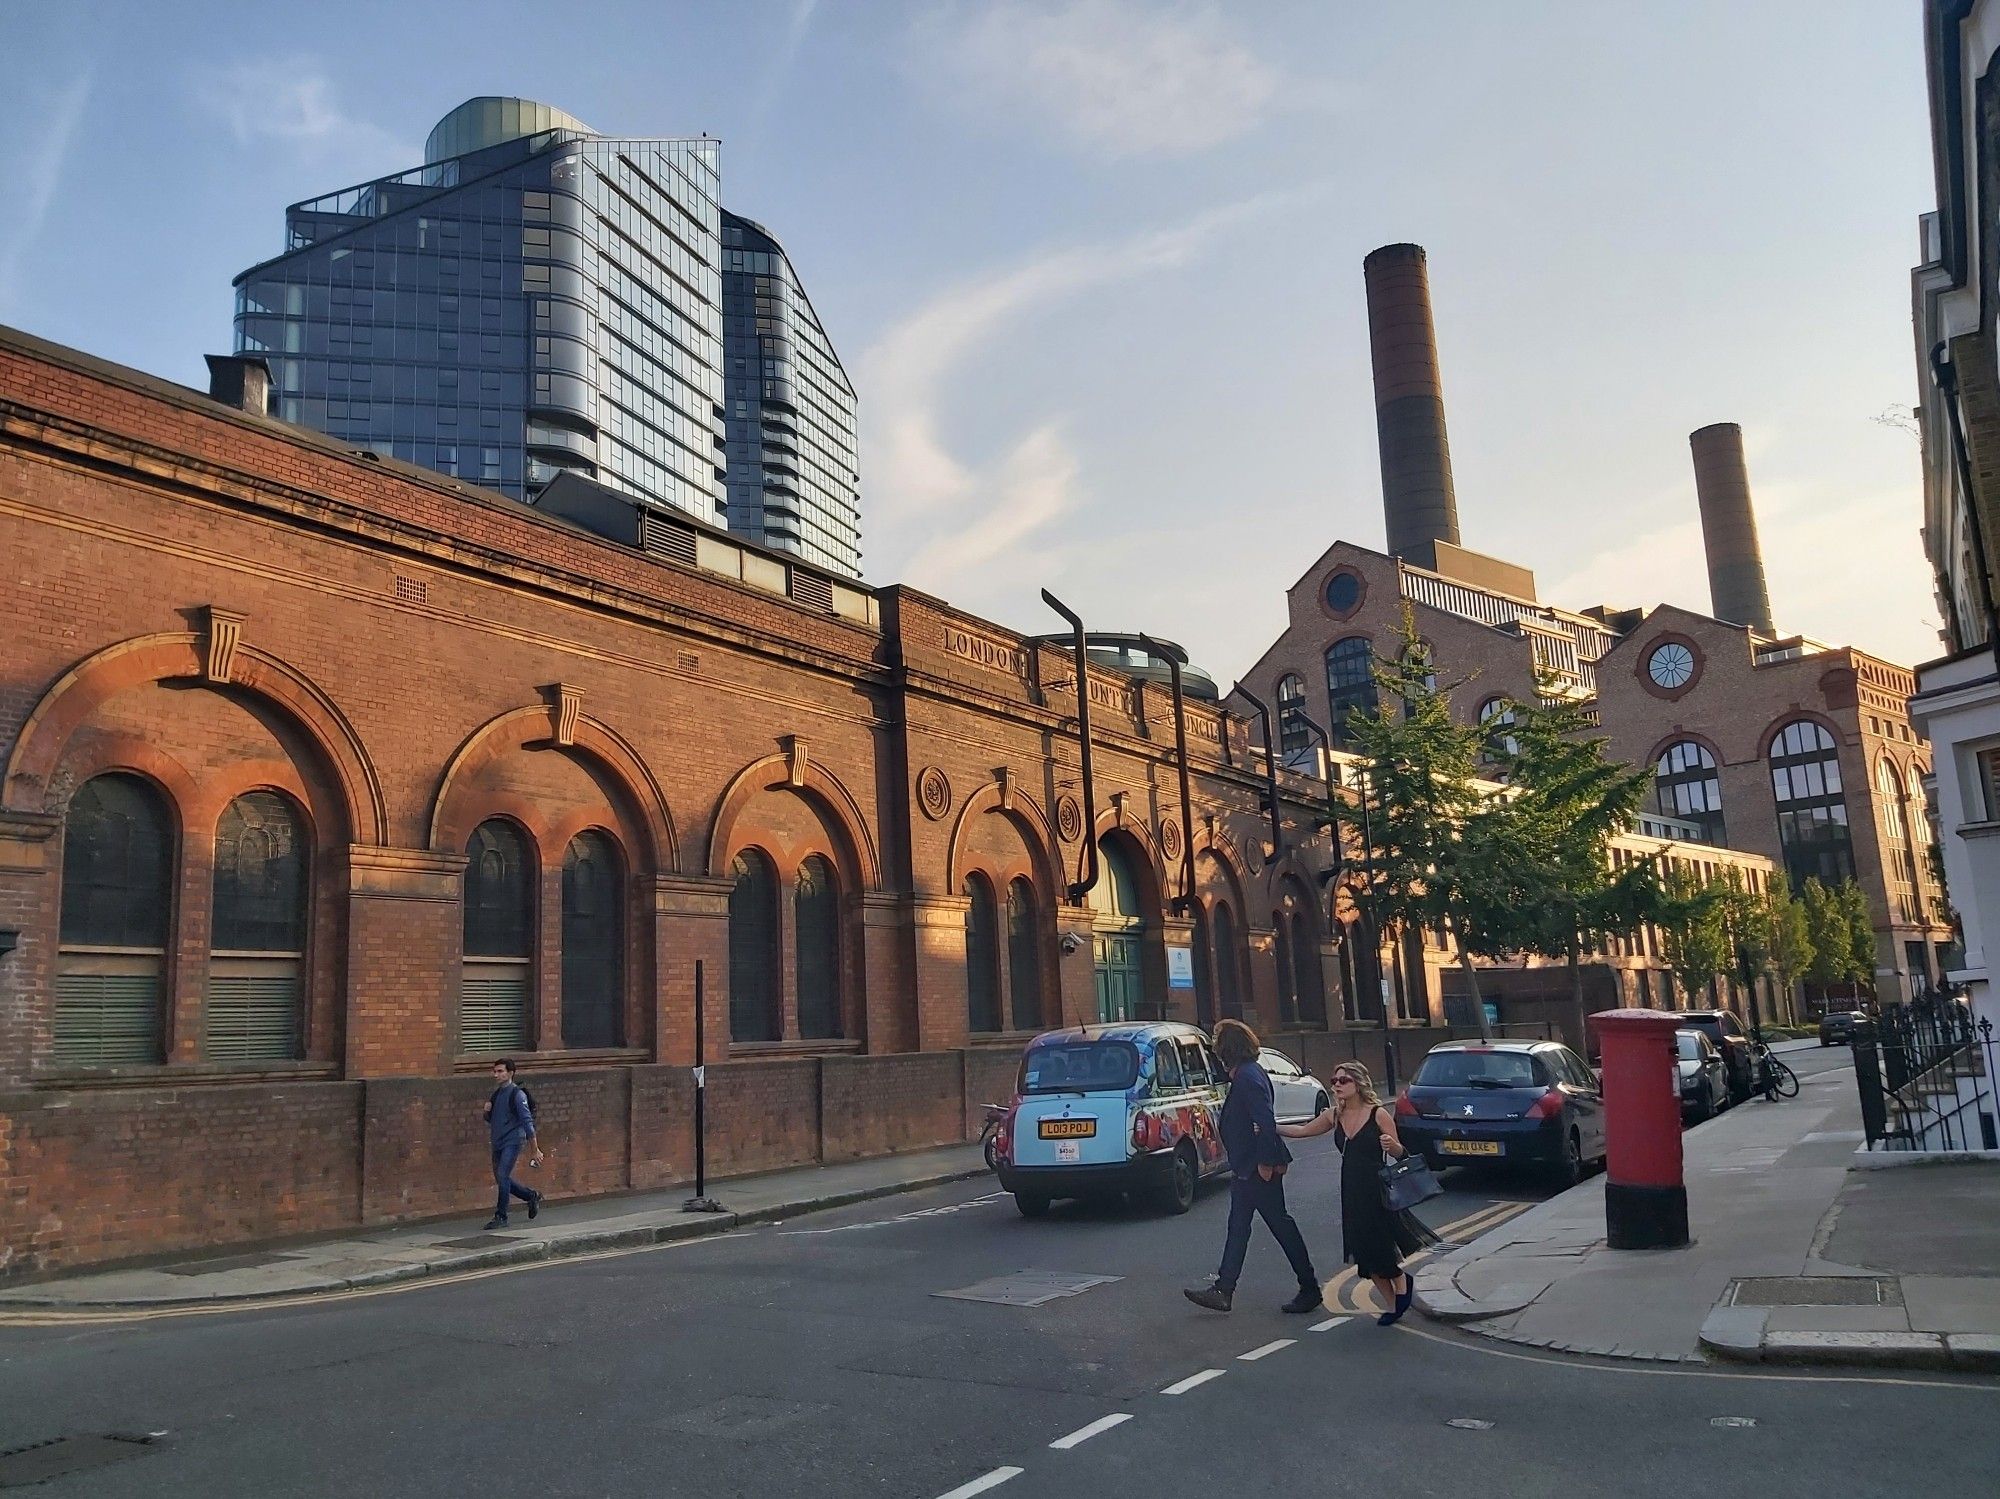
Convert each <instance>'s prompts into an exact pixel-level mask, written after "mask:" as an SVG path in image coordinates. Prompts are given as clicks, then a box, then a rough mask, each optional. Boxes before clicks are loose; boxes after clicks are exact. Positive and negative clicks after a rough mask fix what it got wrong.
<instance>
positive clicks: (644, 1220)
mask: <svg viewBox="0 0 2000 1499" xmlns="http://www.w3.org/2000/svg"><path fill="white" fill-rule="evenodd" d="M985 1174H986V1165H985V1162H984V1161H983V1160H982V1159H981V1156H980V1149H979V1147H978V1146H977V1145H948V1146H945V1147H943V1148H941V1149H937V1150H921V1151H912V1152H910V1153H908V1154H905V1155H895V1156H881V1157H876V1158H874V1159H871V1160H865V1161H847V1162H843V1163H841V1164H839V1165H834V1166H802V1167H797V1168H795V1169H793V1170H789V1171H774V1172H770V1173H768V1174H766V1175H762V1176H746V1177H738V1178H735V1179H734V1180H730V1181H721V1182H711V1183H710V1184H709V1191H710V1195H712V1196H713V1197H715V1198H716V1199H718V1200H719V1201H720V1202H721V1203H722V1205H723V1207H724V1208H725V1209H727V1211H725V1212H721V1213H688V1212H683V1211H682V1210H681V1204H682V1203H683V1202H684V1201H685V1200H686V1199H687V1197H688V1196H689V1194H690V1193H691V1192H692V1190H693V1189H692V1188H691V1187H689V1186H685V1185H684V1186H680V1187H676V1188H671V1189H668V1190H665V1191H657V1192H632V1193H625V1194H621V1195H619V1196H617V1197H604V1198H598V1199H595V1200H592V1201H587V1202H581V1203H576V1204H573V1205H572V1204H564V1203H557V1204H555V1205H552V1206H550V1207H547V1208H544V1209H543V1210H542V1215H541V1216H540V1217H539V1218H538V1219H536V1220H535V1221H534V1222H532V1223H530V1222H529V1221H528V1220H527V1218H526V1217H525V1215H524V1213H517V1214H516V1216H515V1218H514V1221H513V1225H512V1226H511V1227H510V1228H507V1229H504V1230H501V1231H499V1232H496V1233H490V1234H489V1233H484V1232H481V1231H479V1230H477V1229H476V1228H475V1227H474V1226H473V1225H476V1224H478V1223H479V1222H480V1221H481V1220H482V1219H483V1218H484V1216H485V1214H486V1212H487V1211H489V1210H490V1207H491V1205H490V1204H488V1205H487V1206H485V1207H471V1208H468V1209H467V1211H466V1214H465V1218H464V1220H463V1221H461V1222H458V1223H435V1222H434V1223H427V1224H423V1225H421V1226H411V1227H404V1228H397V1227H383V1228H375V1229H360V1230H355V1231H354V1232H352V1233H349V1234H346V1235H343V1236H340V1237H336V1238H326V1239H317V1240H314V1241H312V1242H310V1243H305V1244H288V1245H284V1246H281V1247H277V1248H253V1249H252V1250H250V1251H249V1252H243V1251H238V1252H235V1253H231V1254H228V1255H224V1256H221V1257H214V1256H211V1257H209V1258H205V1259H204V1258H191V1259H187V1260H183V1261H179V1262H175V1263H168V1264H161V1265H153V1266H148V1267H145V1268H143V1269H127V1270H108V1271H103V1272H100V1273H96V1274H84V1275H75V1276H66V1277H63V1278H61V1279H58V1280H48V1281H40V1282H37V1283H34V1284H31V1285H23V1286H17V1287H13V1288H11V1289H6V1290H0V1317H4V1316H5V1314H6V1313H8V1312H10V1311H23V1310H26V1309H28V1308H38V1309H43V1310H57V1309H67V1310H71V1311H79V1312H81V1311H103V1310H110V1309H120V1308H122V1309H133V1308H167V1307H176V1306H213V1305H219V1304H225V1303H229V1302H250V1301H262V1300H268V1299H271V1298H274V1297H291V1296H310V1295H315V1294H323V1293H325V1292H329V1291H348V1290H355V1289H359V1288H361V1287H364V1286H380V1285H387V1284H390V1283H392V1282H395V1281H402V1280H414V1279H417V1278H419V1277H422V1276H435V1275H450V1274H453V1273H455V1272H459V1271H465V1270H484V1269H488V1268H491V1267H493V1266H496V1265H519V1264H526V1263H528V1262H530V1261H534V1260H551V1259H562V1258H565V1257H567V1256H570V1255H578V1254H589V1253H592V1252H595V1251H598V1250H605V1249H625V1248H634V1247H638V1246H643V1245H647V1244H664V1243H669V1242H672V1241H674V1240H677V1239H692V1238H699V1237H702V1236H705V1235H709V1234H719V1233H726V1232H728V1231H729V1230H730V1229H733V1228H737V1227H739V1226H741V1225H744V1224H751V1223H769V1222H773V1221H775V1220H778V1219H783V1218H791V1217H794V1216H796V1215H798V1214H800V1213H810V1212H817V1211H819V1210H821V1209H824V1208H834V1207H841V1206H844V1205H846V1204H848V1203H854V1202H865V1201H867V1200H868V1199H870V1198H874V1197H887V1196H890V1195H892V1194H894V1193H899V1192H914V1191H916V1190H918V1189H920V1188H923V1187H932V1186H938V1185H941V1184H943V1183H945V1182H954V1181H962V1180H964V1179H966V1178H968V1177H975V1176H983V1175H985Z"/></svg>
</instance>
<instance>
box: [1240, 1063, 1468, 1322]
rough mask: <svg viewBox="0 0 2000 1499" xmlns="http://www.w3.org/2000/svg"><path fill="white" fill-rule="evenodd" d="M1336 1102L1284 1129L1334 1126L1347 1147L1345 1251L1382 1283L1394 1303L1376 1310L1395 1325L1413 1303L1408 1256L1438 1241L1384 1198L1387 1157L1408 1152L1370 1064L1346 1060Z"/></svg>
mask: <svg viewBox="0 0 2000 1499" xmlns="http://www.w3.org/2000/svg"><path fill="white" fill-rule="evenodd" d="M1328 1081H1329V1082H1330V1083H1331V1084H1332V1085H1333V1104H1332V1106H1331V1107H1330V1108H1328V1109H1327V1110H1326V1111H1325V1112H1324V1113H1322V1114H1321V1115H1320V1116H1319V1117H1318V1118H1317V1119H1314V1120H1312V1121H1310V1122H1309V1123H1306V1124H1281V1125H1279V1126H1278V1133H1279V1134H1281V1135H1285V1136H1288V1137H1289V1138H1291V1139H1294V1140H1305V1139H1310V1138H1312V1137H1313V1136H1314V1135H1323V1134H1325V1133H1326V1132H1327V1131H1328V1130H1332V1131H1333V1143H1334V1145H1335V1147H1336V1148H1337V1149H1338V1150H1339V1151H1340V1232H1341V1239H1342V1247H1343V1249H1344V1251H1345V1257H1346V1259H1347V1260H1348V1262H1349V1263H1350V1264H1352V1265H1353V1266H1354V1268H1355V1270H1356V1271H1357V1272H1358V1273H1360V1274H1362V1275H1365V1276H1367V1277H1368V1279H1369V1280H1371V1281H1373V1282H1374V1283H1375V1294H1376V1295H1378V1296H1380V1297H1381V1298H1382V1304H1383V1306H1385V1307H1387V1308H1388V1310H1387V1311H1385V1312H1383V1313H1382V1315H1381V1316H1380V1317H1378V1318H1376V1319H1375V1320H1376V1324H1377V1325H1378V1326H1381V1327H1389V1326H1393V1325H1394V1324H1395V1323H1396V1321H1397V1320H1398V1319H1400V1318H1401V1317H1402V1315H1403V1313H1404V1312H1406V1311H1408V1310H1409V1309H1410V1298H1411V1296H1412V1294H1413V1288H1412V1287H1411V1284H1410V1277H1409V1275H1408V1273H1407V1272H1405V1271H1404V1269H1403V1258H1402V1257H1403V1256H1404V1255H1406V1254H1410V1253H1413V1252H1415V1251H1416V1250H1418V1249H1421V1248H1423V1247H1424V1246H1425V1245H1427V1244H1435V1243H1437V1242H1438V1237H1437V1235H1436V1234H1434V1233H1432V1232H1431V1231H1430V1230H1429V1229H1428V1228H1426V1227H1424V1225H1423V1223H1422V1221H1421V1220H1419V1219H1418V1217H1417V1216H1416V1214H1414V1213H1411V1212H1409V1211H1407V1210H1406V1211H1403V1212H1391V1211H1390V1210H1389V1209H1388V1208H1386V1207H1384V1206H1383V1205H1382V1177H1381V1170H1382V1162H1383V1159H1384V1157H1388V1158H1391V1159H1398V1158H1400V1157H1402V1156H1403V1155H1404V1154H1406V1152H1405V1150H1404V1148H1403V1142H1402V1139H1401V1138H1400V1137H1399V1136H1398V1135H1397V1133H1396V1120H1395V1117H1394V1116H1393V1115H1392V1114H1390V1112H1389V1111H1388V1110H1387V1109H1385V1108H1383V1107H1382V1100H1381V1099H1380V1098H1379V1097H1378V1096H1377V1095H1376V1092H1375V1085H1374V1083H1373V1081H1372V1080H1371V1079H1370V1078H1369V1076H1368V1069H1367V1068H1366V1067H1364V1066H1362V1065H1361V1064H1360V1063H1359V1062H1342V1063H1341V1064H1340V1065H1339V1066H1338V1067H1336V1068H1334V1069H1333V1075H1332V1076H1331V1077H1330V1078H1329V1079H1328Z"/></svg>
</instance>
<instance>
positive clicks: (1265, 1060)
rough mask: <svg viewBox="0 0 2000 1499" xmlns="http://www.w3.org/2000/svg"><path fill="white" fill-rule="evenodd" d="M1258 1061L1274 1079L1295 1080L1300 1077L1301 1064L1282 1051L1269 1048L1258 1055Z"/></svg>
mask: <svg viewBox="0 0 2000 1499" xmlns="http://www.w3.org/2000/svg"><path fill="white" fill-rule="evenodd" d="M1257 1060H1258V1062H1259V1063H1261V1064H1262V1065H1263V1068H1264V1070H1265V1071H1266V1072H1268V1073H1270V1074H1271V1076H1273V1077H1283V1078H1293V1077H1297V1076H1298V1075H1299V1064H1298V1063H1297V1062H1294V1061H1293V1060H1292V1059H1291V1058H1290V1057H1288V1056H1286V1055H1285V1054H1284V1053H1283V1052H1281V1051H1271V1050H1269V1049H1268V1048H1267V1049H1265V1050H1263V1051H1260V1052H1258V1053H1257Z"/></svg>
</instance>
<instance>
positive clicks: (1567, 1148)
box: [1554, 1130, 1583, 1191]
mask: <svg viewBox="0 0 2000 1499" xmlns="http://www.w3.org/2000/svg"><path fill="white" fill-rule="evenodd" d="M1554 1175H1555V1184H1556V1190H1557V1191H1567V1190H1568V1189H1569V1188H1571V1187H1573V1186H1575V1185H1576V1184H1577V1183H1578V1182H1580V1181H1582V1180H1583V1142H1582V1141H1581V1140H1580V1139H1578V1138H1577V1133H1576V1131H1575V1130H1571V1131H1570V1132H1569V1134H1568V1135H1566V1136H1565V1137H1564V1139H1563V1147H1562V1159H1561V1160H1560V1161H1558V1162H1556V1166H1555V1173H1554Z"/></svg>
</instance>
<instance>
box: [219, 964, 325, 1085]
mask: <svg viewBox="0 0 2000 1499" xmlns="http://www.w3.org/2000/svg"><path fill="white" fill-rule="evenodd" d="M226 961H227V960H225V959H215V960H213V962H214V964H215V967H216V968H217V969H220V968H221V967H222V965H223V964H224V963H225V962H226ZM246 966H247V965H246ZM256 968H257V970H259V971H253V972H237V973H228V972H215V971H211V975H210V978H209V983H208V1002H207V1004H206V1006H205V1009H204V1016H203V1019H204V1028H205V1031H206V1034H205V1035H204V1037H203V1041H202V1049H203V1051H204V1052H205V1053H206V1054H207V1056H208V1058H209V1059H210V1060H211V1061H216V1062H289V1061H294V1060H296V1059H297V1057H298V1054H299V998H300V989H301V986H300V983H299V973H298V961H297V960H296V959H290V960H284V959H280V960H277V961H276V962H263V963H258V964H257V965H256Z"/></svg>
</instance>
